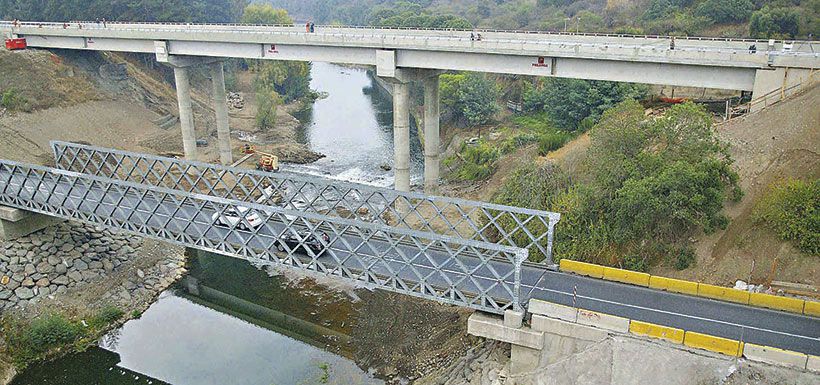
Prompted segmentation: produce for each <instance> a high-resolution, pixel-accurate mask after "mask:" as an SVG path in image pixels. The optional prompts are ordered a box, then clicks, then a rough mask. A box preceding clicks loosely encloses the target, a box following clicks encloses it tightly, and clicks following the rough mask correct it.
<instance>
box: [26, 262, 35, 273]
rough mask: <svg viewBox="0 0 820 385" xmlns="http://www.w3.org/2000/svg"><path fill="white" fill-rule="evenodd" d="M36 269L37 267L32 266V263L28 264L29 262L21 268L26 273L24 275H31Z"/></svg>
mask: <svg viewBox="0 0 820 385" xmlns="http://www.w3.org/2000/svg"><path fill="white" fill-rule="evenodd" d="M36 271H37V268H36V267H34V265H32V264H30V263H29V264H27V265H26V266H25V267H24V268H23V272H24V273H26V275H31V274H34V272H36Z"/></svg>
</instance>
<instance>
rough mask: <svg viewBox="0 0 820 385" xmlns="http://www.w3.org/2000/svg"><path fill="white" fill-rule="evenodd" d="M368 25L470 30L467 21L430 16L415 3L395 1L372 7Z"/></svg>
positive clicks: (456, 17) (446, 16) (450, 17)
mask: <svg viewBox="0 0 820 385" xmlns="http://www.w3.org/2000/svg"><path fill="white" fill-rule="evenodd" d="M365 20H366V22H367V24H368V25H375V26H381V27H415V28H452V29H470V28H472V27H473V26H472V24H470V22H469V21H467V19H464V18H461V17H458V16H454V15H449V14H447V15H432V14H430V13H429V12H427V11H426V10H425V9H424V7H422V6H421V5H420V4H417V2H410V1H396V2H395V3H392V4H390V5H379V6H376V7H374V8H373V9H372V10H371V11H370V13H369V14H368V15H367V18H366V19H365Z"/></svg>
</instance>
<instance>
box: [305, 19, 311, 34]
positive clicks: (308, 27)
mask: <svg viewBox="0 0 820 385" xmlns="http://www.w3.org/2000/svg"><path fill="white" fill-rule="evenodd" d="M305 32H307V33H310V22H309V21H306V22H305Z"/></svg>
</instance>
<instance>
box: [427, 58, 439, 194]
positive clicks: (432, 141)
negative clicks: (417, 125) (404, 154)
mask: <svg viewBox="0 0 820 385" xmlns="http://www.w3.org/2000/svg"><path fill="white" fill-rule="evenodd" d="M423 83H424V192H425V193H427V194H433V193H436V192H437V191H438V180H439V167H440V166H439V160H440V159H439V157H440V155H439V151H440V148H441V136H440V133H439V118H440V116H441V115H440V113H439V74H438V73H436V74H435V75H433V76H430V77H428V78H425V79H424V81H423Z"/></svg>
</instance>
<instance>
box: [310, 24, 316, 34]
mask: <svg viewBox="0 0 820 385" xmlns="http://www.w3.org/2000/svg"><path fill="white" fill-rule="evenodd" d="M314 32H316V24H314V23H313V22H312V21H311V22H310V33H314Z"/></svg>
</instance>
